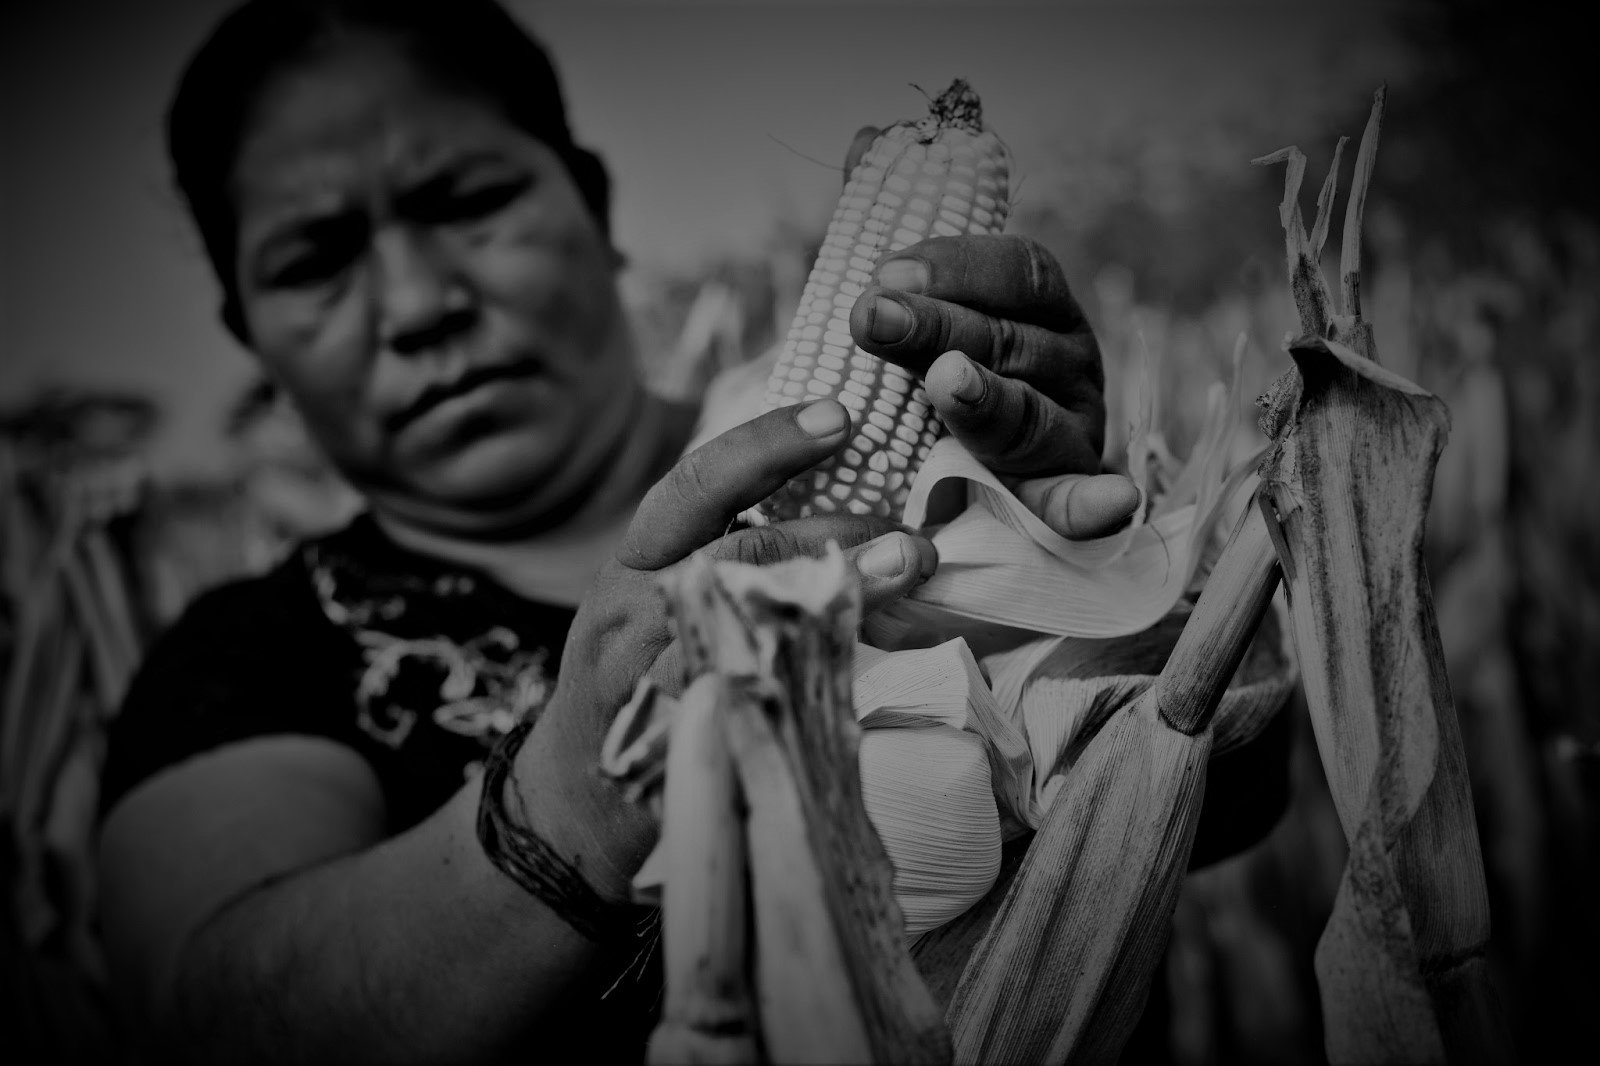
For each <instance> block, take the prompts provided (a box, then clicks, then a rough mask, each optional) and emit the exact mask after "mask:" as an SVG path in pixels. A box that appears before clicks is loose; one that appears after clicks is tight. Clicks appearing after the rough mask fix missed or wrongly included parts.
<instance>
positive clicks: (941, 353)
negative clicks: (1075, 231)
mask: <svg viewBox="0 0 1600 1066" xmlns="http://www.w3.org/2000/svg"><path fill="white" fill-rule="evenodd" d="M876 134H877V130H876V129H875V128H873V127H867V128H864V129H863V130H861V131H860V133H858V134H857V135H856V139H855V142H854V144H852V146H851V151H850V153H849V156H848V157H847V159H846V166H845V173H846V174H848V173H849V172H850V169H851V164H853V162H854V161H855V159H857V158H859V156H860V154H861V153H862V152H863V151H864V150H865V149H866V147H867V145H868V144H869V143H870V142H871V140H872V138H873V137H874V136H876ZM850 332H851V334H852V335H853V336H854V338H855V342H856V343H857V344H858V345H860V346H861V347H862V348H863V349H864V350H866V351H868V352H871V353H872V354H873V355H877V356H880V357H882V358H884V359H887V360H889V361H890V362H892V363H897V364H899V365H900V366H903V367H905V368H906V369H907V370H910V371H912V372H913V373H915V374H918V375H920V376H921V377H922V379H923V383H924V386H925V387H926V389H927V392H928V396H929V398H930V399H931V401H932V403H933V406H934V409H935V410H937V411H938V413H939V417H940V418H941V419H943V420H944V423H945V425H946V426H947V427H948V428H949V430H950V432H951V433H952V434H953V435H954V436H955V437H956V438H957V439H959V440H960V441H961V443H962V444H964V445H966V447H967V449H968V450H969V451H971V452H972V454H973V455H974V456H975V457H976V458H977V459H978V460H979V461H981V462H982V463H983V464H984V465H986V466H987V467H988V468H989V469H990V470H992V471H994V472H995V473H996V474H1000V475H1009V476H1010V478H1012V479H1015V480H1013V487H1014V490H1015V491H1016V493H1017V495H1018V496H1019V497H1020V498H1021V499H1022V501H1023V502H1024V503H1025V504H1027V505H1028V506H1029V507H1030V508H1031V509H1032V510H1034V511H1035V512H1036V513H1037V514H1038V515H1039V516H1040V517H1041V518H1042V519H1044V521H1045V522H1046V523H1047V524H1048V525H1050V527H1051V528H1053V529H1054V530H1055V531H1056V532H1058V533H1060V534H1062V535H1063V536H1067V537H1073V538H1084V537H1095V536H1104V535H1106V534H1108V533H1112V532H1114V531H1115V530H1116V529H1118V528H1119V527H1120V526H1121V525H1123V523H1125V522H1126V521H1127V519H1128V517H1129V516H1130V515H1131V514H1132V513H1133V510H1134V508H1135V507H1137V506H1138V502H1139V493H1138V490H1137V488H1135V487H1134V485H1133V483H1132V482H1131V481H1129V480H1128V479H1127V478H1125V477H1122V476H1120V475H1113V474H1105V475H1101V473H1100V452H1101V449H1102V447H1103V446H1104V444H1105V422H1106V410H1105V375H1104V372H1103V370H1102V368H1101V361H1100V345H1099V343H1098V342H1097V341H1096V340H1095V336H1094V331H1093V330H1091V329H1090V328H1089V322H1088V319H1087V318H1085V317H1084V314H1083V310H1082V308H1080V307H1079V306H1078V301H1077V300H1076V299H1074V297H1073V295H1072V292H1071V290H1070V288H1069V287H1068V285H1067V281H1066V276H1065V274H1064V273H1063V271H1062V269H1061V264H1060V263H1059V262H1058V261H1057V260H1056V257H1055V256H1054V255H1052V254H1051V253H1050V251H1049V249H1047V248H1045V247H1044V245H1042V244H1040V243H1039V242H1038V241H1035V240H1032V239H1030V238H1027V237H1020V236H1009V235H1005V236H962V237H932V238H929V239H928V240H924V241H921V242H919V243H917V244H914V245H911V246H910V247H908V248H905V249H902V250H901V251H898V252H893V253H890V254H889V255H886V256H884V257H883V258H882V259H880V260H879V261H878V263H877V266H876V269H875V270H874V273H873V284H872V285H870V286H869V287H868V288H867V289H866V291H864V292H863V293H862V294H861V295H860V296H859V297H858V298H857V299H856V302H855V306H854V307H853V309H852V310H851V313H850Z"/></svg>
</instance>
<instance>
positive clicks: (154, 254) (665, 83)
mask: <svg viewBox="0 0 1600 1066" xmlns="http://www.w3.org/2000/svg"><path fill="white" fill-rule="evenodd" d="M229 6H230V3H229V0H124V2H120V3H110V2H105V0H101V2H92V0H48V2H47V0H32V2H31V3H23V4H13V5H8V6H7V8H6V11H7V14H5V15H3V16H0V20H3V21H0V407H3V406H9V405H10V404H12V403H14V402H16V401H17V400H18V399H19V398H21V397H24V396H26V395H29V394H30V393H32V392H33V391H34V390H36V389H39V388H41V387H44V386H48V385H51V384H58V383H64V384H72V383H87V384H96V385H106V386H111V387H126V388H132V389H137V390H139V391H142V392H146V393H149V394H152V395H154V396H155V397H156V398H157V399H158V400H159V401H160V402H161V404H162V405H163V407H164V408H165V409H166V410H167V412H168V417H167V420H166V425H165V428H164V430H163V434H162V436H161V438H160V439H159V440H158V441H157V448H156V453H155V460H156V463H157V466H158V467H159V468H161V469H167V470H176V471H182V470H185V469H187V468H190V467H193V468H195V469H203V468H204V467H205V465H206V462H207V458H208V456H209V455H210V454H212V452H211V451H210V450H208V448H207V447H206V445H207V442H208V440H209V439H210V437H212V436H214V434H215V432H216V425H217V419H218V414H217V412H218V410H219V408H220V407H221V406H222V405H223V404H224V403H225V402H226V399H227V398H228V397H229V396H231V395H232V394H233V393H234V392H235V391H236V390H237V389H239V388H240V387H241V386H242V384H243V383H244V382H246V381H247V380H248V379H249V378H250V376H251V373H252V368H251V364H250V361H249V358H248V356H247V354H246V353H244V352H243V351H241V350H240V349H239V348H238V346H237V345H236V344H235V343H234V342H233V341H232V340H231V339H230V338H229V337H228V336H227V335H226V334H225V333H224V332H223V331H222V329H221V328H220V326H219V325H218V324H217V322H216V317H215V313H214V311H215V302H216V289H215V285H214V283H213V281H212V280H211V278H210V276H209V274H208V273H207V271H206V267H205V264H204V261H203V258H202V257H201V255H200V252H199V246H198V242H197V240H196V238H195V237H194V235H193V234H192V232H191V231H190V230H189V227H188V222H187V219H186V218H185V216H184V214H183V212H182V210H181V207H180V205H179V203H178V201H177V200H176V198H175V197H174V195H173V194H172V192H171V191H170V190H169V188H168V185H167V173H166V169H165V162H164V159H163V157H162V146H161V135H160V122H161V114H162V110H163V108H164V106H165V104H166V101H167V97H168V94H169V93H170V91H171V88H172V86H173V84H174V82H175V79H176V77H177V74H178V72H179V70H180V69H181V66H182V64H183V62H184V60H185V58H186V57H187V55H188V54H189V52H190V51H191V50H192V49H193V48H194V47H195V46H196V45H197V44H198V43H199V41H200V40H201V38H202V37H203V35H204V34H205V32H206V31H207V30H208V28H209V27H210V25H211V24H212V23H213V22H214V21H215V20H216V19H217V18H218V17H220V15H221V14H222V13H223V12H225V11H226V10H227V9H228V8H229ZM510 6H511V7H512V9H513V11H514V12H515V13H516V14H517V15H518V16H519V17H520V18H521V19H522V20H523V21H524V22H525V23H526V24H527V25H529V26H530V27H531V28H533V29H534V30H535V31H536V32H537V33H538V34H539V35H540V36H541V37H542V38H543V39H544V40H545V42H546V43H547V45H548V46H549V48H550V50H551V52H552V54H553V55H554V57H555V60H556V63H557V66H558V68H559V70H560V72H561V75H562V77H563V79H564V81H565V84H566V90H567V96H568V105H569V111H570V119H571V122H572V125H573V128H574V130H575V132H576V134H577V136H578V138H579V139H580V140H581V141H583V142H585V143H587V144H588V145H589V146H590V147H593V148H594V149H596V150H597V151H599V152H600V153H601V154H602V155H603V156H604V157H605V159H606V160H607V162H608V164H609V165H610V168H611V170H612V174H613V177H614V180H615V184H616V193H615V213H614V219H613V232H614V234H615V236H616V239H617V242H618V244H619V246H620V247H621V248H622V249H623V250H624V251H625V252H626V253H627V254H628V255H629V257H630V260H631V262H632V263H633V264H634V265H633V267H632V268H631V273H630V277H628V278H625V282H629V283H630V284H632V285H633V286H634V287H635V288H637V287H638V283H640V282H641V281H642V280H643V279H647V278H649V277H653V276H657V275H660V274H663V273H673V272H682V271H685V270H690V269H692V268H693V267H694V266H695V265H696V264H698V263H703V262H705V261H706V260H707V259H709V258H711V257H715V256H718V255H727V254H741V253H748V254H754V253H756V252H758V251H759V249H761V248H762V247H764V246H765V244H766V243H767V242H768V241H769V240H770V239H771V237H772V234H773V233H774V231H775V229H776V227H777V226H778V224H779V222H780V220H787V221H789V222H791V223H798V224H800V225H802V226H812V227H817V228H820V227H821V226H822V225H824V224H825V223H826V220H827V216H828V213H829V211H830V210H831V208H832V205H833V202H834V199H835V198H836V197H837V195H838V191H839V187H840V180H841V178H840V174H839V170H838V168H839V164H840V162H841V161H842V157H843V154H844V150H845V148H846V147H847V146H848V144H849V141H850V138H851V135H852V134H853V133H854V132H855V130H856V129H858V128H859V127H860V126H863V125H867V124H874V125H885V124H887V123H888V122H892V121H894V120H896V119H900V118H908V117H915V116H917V115H918V114H920V113H921V112H922V110H923V108H924V102H923V100H922V97H921V95H920V94H919V93H918V91H917V90H916V89H915V88H913V87H912V86H913V85H920V86H922V87H924V88H926V89H928V90H929V91H930V92H937V91H938V89H940V88H942V87H943V86H944V85H946V84H948V82H949V81H950V80H951V78H953V77H957V76H960V77H965V78H967V79H968V80H969V81H970V82H971V83H972V84H973V86H974V87H975V88H976V89H977V91H978V92H979V94H980V95H981V96H982V98H983V102H984V107H985V111H986V114H987V116H988V119H989V121H990V123H991V124H992V125H993V126H994V127H995V128H996V129H997V130H998V131H999V132H1000V133H1001V135H1002V136H1003V137H1004V138H1005V139H1006V141H1007V143H1008V144H1009V146H1010V147H1011V149H1012V153H1013V157H1014V159H1015V160H1016V164H1017V168H1018V173H1019V174H1020V175H1022V179H1023V187H1024V188H1028V181H1029V179H1030V178H1031V179H1032V189H1033V190H1036V191H1037V192H1036V194H1043V195H1049V194H1050V192H1049V191H1050V190H1051V189H1052V188H1054V187H1056V186H1057V185H1058V184H1059V182H1057V181H1056V180H1055V179H1056V178H1059V177H1060V176H1061V175H1060V174H1059V173H1056V172H1057V171H1059V170H1060V168H1061V167H1062V166H1063V165H1064V164H1063V163H1062V160H1063V159H1067V158H1070V157H1073V156H1074V155H1077V156H1082V155H1083V154H1084V152H1085V151H1086V150H1087V151H1090V152H1092V149H1093V146H1094V145H1097V144H1100V143H1104V142H1105V141H1106V140H1107V139H1108V138H1112V137H1116V136H1119V135H1120V136H1122V137H1124V138H1126V137H1127V136H1129V131H1130V130H1134V131H1138V136H1139V137H1141V138H1147V139H1148V144H1149V145H1150V146H1151V149H1152V150H1154V151H1161V150H1166V151H1168V152H1172V153H1180V154H1181V153H1183V152H1191V153H1198V152H1201V151H1209V152H1212V153H1215V152H1217V151H1219V150H1220V151H1221V152H1222V161H1221V163H1220V164H1219V165H1234V164H1233V162H1232V156H1233V154H1235V153H1237V154H1238V156H1239V159H1238V162H1237V165H1239V166H1241V167H1242V166H1244V165H1245V164H1246V163H1247V161H1248V157H1249V156H1250V155H1252V154H1259V153H1260V152H1264V151H1270V150H1272V149H1274V148H1277V147H1280V146H1281V145H1282V144H1285V143H1290V142H1293V141H1299V142H1301V143H1303V144H1305V146H1306V147H1307V150H1308V152H1311V153H1312V154H1313V156H1314V157H1315V153H1316V152H1317V151H1319V150H1320V147H1321V146H1320V145H1319V144H1318V143H1317V142H1318V139H1319V138H1320V139H1329V138H1331V133H1330V132H1329V130H1328V129H1327V128H1326V127H1325V123H1326V121H1327V120H1328V116H1329V115H1331V114H1334V113H1340V114H1341V115H1343V114H1346V113H1349V112H1350V110H1351V108H1352V104H1353V105H1354V106H1355V107H1357V108H1359V106H1360V101H1362V100H1363V99H1365V98H1367V97H1369V96H1370V94H1371V91H1372V89H1373V88H1375V87H1376V85H1377V83H1378V82H1379V81H1383V80H1388V81H1390V82H1391V83H1392V82H1393V81H1395V80H1396V79H1398V78H1401V77H1403V74H1404V71H1403V70H1402V69H1401V68H1400V66H1399V64H1400V59H1399V58H1398V50H1397V49H1396V48H1394V47H1393V45H1392V42H1390V41H1389V40H1388V38H1387V35H1386V32H1385V31H1384V29H1383V25H1384V20H1383V18H1382V17H1381V16H1382V11H1383V8H1382V7H1381V6H1374V5H1370V4H1369V5H1365V6H1363V5H1350V4H1340V3H1335V2H1332V0H1329V2H1316V0H1278V2H1274V3H1250V4H1238V3H1220V2H1217V0H1189V2H1183V3H1180V2H1170V3H1165V4H1162V3H1153V2H1142V0H1135V2H1123V3H1120V4H1110V3H1106V4H1097V3H1088V2H1082V0H1078V2H1058V3H1044V2H1032V3H1017V2H1011V3H1006V2H996V3H977V2H972V0H968V2H964V3H955V2H943V3H941V2H933V3H913V2H911V0H876V2H872V3H864V4H863V3H856V4H843V3H830V2H819V0H809V2H806V0H757V2H751V0H747V2H745V3H743V4H732V3H710V2H693V0H632V2H628V3H623V2H618V0H586V2H576V0H561V2H546V0H512V2H511V3H510ZM1341 109H1342V110H1341ZM1202 129H1205V130H1212V129H1231V130H1234V131H1235V133H1236V135H1237V131H1239V130H1241V129H1243V130H1246V131H1248V137H1247V139H1248V141H1249V143H1248V144H1246V143H1239V144H1235V143H1233V142H1232V141H1224V142H1222V143H1221V145H1220V148H1219V145H1218V144H1217V143H1216V142H1215V140H1214V139H1213V141H1211V142H1205V143H1202V142H1201V141H1199V140H1197V139H1196V138H1195V137H1194V136H1193V134H1194V131H1196V130H1202ZM1335 132H1337V131H1335ZM1086 146H1087V148H1086Z"/></svg>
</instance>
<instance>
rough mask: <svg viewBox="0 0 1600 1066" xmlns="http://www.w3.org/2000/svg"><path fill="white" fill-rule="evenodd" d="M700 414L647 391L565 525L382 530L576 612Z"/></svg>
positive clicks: (401, 524) (398, 524) (384, 519)
mask: <svg viewBox="0 0 1600 1066" xmlns="http://www.w3.org/2000/svg"><path fill="white" fill-rule="evenodd" d="M695 416H696V410H695V408H694V407H693V406H692V405H688V404H683V403H675V402H673V401H670V400H667V399H664V398H662V397H660V396H657V395H655V394H654V393H651V392H649V391H647V390H643V389H641V390H640V393H639V399H638V401H637V402H636V403H635V404H634V405H633V413H632V415H631V417H630V418H629V420H628V423H627V428H626V431H625V432H622V433H621V434H619V437H618V445H617V447H616V448H614V449H613V450H612V452H611V454H610V455H609V456H608V457H607V458H606V459H605V461H604V463H603V465H602V467H601V469H600V470H598V471H597V472H596V474H595V478H594V479H593V480H592V481H591V482H590V486H589V488H588V489H587V491H586V492H585V494H584V496H583V497H582V498H581V499H579V500H575V501H573V503H572V505H571V509H570V511H568V513H567V514H565V515H564V516H563V517H562V518H560V519H559V520H558V521H555V522H553V523H547V524H541V525H540V526H539V527H537V528H536V529H529V528H524V529H523V530H520V531H507V533H506V535H505V536H501V537H496V536H492V535H488V534H486V535H483V536H466V535H462V534H458V533H449V532H441V531H438V530H435V529H431V528H429V527H427V526H423V525H419V524H416V523H411V522H405V521H400V520H397V519H396V518H394V517H393V516H389V515H386V514H384V513H383V512H382V511H381V510H375V512H374V517H375V519H376V520H377V522H378V524H379V526H380V527H381V528H382V529H383V530H384V532H385V533H386V534H388V535H389V537H390V538H391V539H393V540H394V541H395V542H396V543H397V544H400V545H401V546H402V547H405V548H407V549H410V550H411V551H415V552H418V553H419V554H423V555H428V556H431V557H433V558H437V559H442V560H444V561H446V562H451V563H456V564H459V565H463V566H470V567H473V568H475V569H478V570H482V571H484V572H485V573H487V574H488V575H489V576H491V577H493V578H494V579H495V580H497V581H499V582H500V583H501V584H502V585H505V586H506V587H507V588H509V589H511V590H512V591H514V592H518V593H520V594H522V595H524V596H528V597H530V598H533V599H538V600H541V601H545V602H550V603H563V604H571V605H576V604H577V602H578V601H579V600H580V599H581V598H582V596H583V593H584V592H585V591H586V590H587V589H588V587H589V584H590V583H591V582H592V581H593V579H594V575H595V573H596V572H597V571H598V570H599V569H600V567H601V566H602V565H604V563H605V562H606V561H607V560H609V559H610V558H611V557H612V556H613V555H614V554H615V553H616V549H617V546H618V544H619V543H620V541H621V539H622V534H623V533H624V532H625V531H626V530H627V528H628V523H629V522H630V521H631V520H632V519H633V513H634V511H635V510H636V509H637V508H638V506H639V501H640V500H642V499H643V498H644V494H645V493H646V492H648V491H649V489H650V486H652V485H654V484H655V483H656V482H657V481H658V480H660V479H661V477H662V476H663V475H664V474H665V473H666V472H667V471H668V470H669V469H670V468H671V467H672V465H673V463H675V462H676V461H677V459H678V457H679V455H680V454H681V453H682V451H683V449H684V446H685V445H686V444H687V443H688V441H689V439H690V437H691V435H692V433H693V430H694V421H695Z"/></svg>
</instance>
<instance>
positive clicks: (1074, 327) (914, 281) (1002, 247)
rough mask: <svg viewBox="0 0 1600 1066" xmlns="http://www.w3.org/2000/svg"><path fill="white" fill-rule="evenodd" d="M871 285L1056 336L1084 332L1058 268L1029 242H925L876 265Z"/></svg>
mask: <svg viewBox="0 0 1600 1066" xmlns="http://www.w3.org/2000/svg"><path fill="white" fill-rule="evenodd" d="M873 280H874V281H875V282H876V283H877V284H878V285H881V286H882V287H884V288H886V289H895V290H898V291H900V292H907V293H916V294H919V295H922V296H928V297H931V298H933V299H936V300H949V301H951V302H952V303H958V304H961V305H963V306H966V307H970V308H972V309H973V310H976V311H981V312H983V313H985V314H989V315H993V316H994V317H995V318H1004V319H1012V320H1015V321H1018V322H1028V323H1031V324H1033V325H1036V326H1040V327H1042V328H1044V329H1047V330H1051V331H1053V332H1056V333H1075V332H1089V324H1088V319H1086V318H1085V317H1084V314H1083V309H1082V308H1081V307H1079V306H1078V301H1077V299H1076V298H1074V297H1073V295H1072V289H1071V287H1070V286H1069V285H1068V284H1067V278H1066V274H1065V273H1064V272H1063V271H1062V269H1061V263H1060V262H1059V261H1058V260H1057V259H1056V257H1055V256H1054V255H1052V254H1051V253H1050V250H1049V249H1047V248H1046V247H1045V246H1044V245H1042V244H1040V243H1039V242H1038V241H1036V240H1033V239H1032V238H1029V237H1020V236H1015V235H1006V234H1001V235H993V236H986V235H978V234H975V235H971V236H966V237H930V238H928V239H927V240H924V241H919V242H918V243H916V244H914V245H911V246H910V247H908V248H904V249H902V250H900V251H898V252H894V253H891V254H890V255H887V256H885V257H884V258H883V259H881V260H880V261H879V262H878V264H877V266H876V268H875V269H874V271H873Z"/></svg>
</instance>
